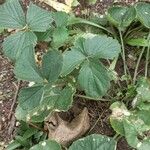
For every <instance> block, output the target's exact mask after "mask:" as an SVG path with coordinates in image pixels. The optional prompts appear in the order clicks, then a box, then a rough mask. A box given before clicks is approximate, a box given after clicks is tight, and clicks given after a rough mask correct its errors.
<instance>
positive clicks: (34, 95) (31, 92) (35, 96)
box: [18, 86, 44, 110]
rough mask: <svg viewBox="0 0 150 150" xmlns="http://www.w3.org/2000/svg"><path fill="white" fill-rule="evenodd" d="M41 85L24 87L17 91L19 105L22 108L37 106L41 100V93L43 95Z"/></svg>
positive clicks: (28, 108)
mask: <svg viewBox="0 0 150 150" xmlns="http://www.w3.org/2000/svg"><path fill="white" fill-rule="evenodd" d="M43 90H44V88H43V86H35V87H29V88H24V89H22V90H21V91H20V93H19V98H18V101H19V105H21V107H22V108H23V109H24V110H31V109H33V108H35V107H37V106H38V105H39V104H40V102H41V101H42V99H41V98H42V95H43Z"/></svg>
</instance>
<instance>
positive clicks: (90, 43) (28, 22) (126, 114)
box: [0, 0, 150, 150]
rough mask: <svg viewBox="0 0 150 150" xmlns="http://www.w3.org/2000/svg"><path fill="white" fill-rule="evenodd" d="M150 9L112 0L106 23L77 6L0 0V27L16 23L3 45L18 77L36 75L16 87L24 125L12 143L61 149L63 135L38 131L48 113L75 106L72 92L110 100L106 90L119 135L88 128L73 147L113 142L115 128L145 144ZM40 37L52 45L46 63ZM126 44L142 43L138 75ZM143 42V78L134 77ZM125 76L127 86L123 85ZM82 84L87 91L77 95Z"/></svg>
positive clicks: (13, 145) (139, 145)
mask: <svg viewBox="0 0 150 150" xmlns="http://www.w3.org/2000/svg"><path fill="white" fill-rule="evenodd" d="M94 2H95V1H94ZM149 10H150V4H149V3H144V2H140V3H137V4H136V5H135V6H132V7H122V6H114V7H111V8H109V9H108V11H107V20H108V21H109V24H107V23H106V27H103V26H101V25H100V24H97V23H94V22H91V21H89V20H85V19H82V18H76V17H75V16H74V15H73V14H67V13H65V12H49V11H46V10H43V9H41V8H40V7H38V6H36V5H35V4H33V3H30V5H29V7H28V9H27V13H25V12H24V11H23V9H22V7H21V4H20V1H18V0H11V1H7V2H6V3H4V4H3V5H1V6H0V28H2V29H8V28H11V29H14V33H12V34H11V35H10V36H8V37H6V38H5V40H4V42H3V52H4V54H5V55H6V56H7V57H9V58H10V59H11V60H12V61H13V62H14V66H15V68H14V73H15V76H16V78H17V79H18V80H24V81H28V82H33V83H34V84H33V85H32V86H31V87H26V88H22V89H21V91H20V93H19V95H18V105H17V108H16V112H15V115H16V118H17V119H18V120H19V121H21V122H22V125H24V128H21V127H20V131H21V132H19V133H18V136H17V137H16V138H15V141H14V142H13V143H11V144H10V145H9V146H8V149H9V150H13V149H16V148H18V147H21V148H26V149H31V150H32V149H33V150H34V149H49V147H52V149H53V150H55V149H56V150H60V149H61V146H60V145H59V144H58V143H56V142H55V141H52V140H47V137H46V134H45V133H44V131H39V130H41V129H42V123H43V121H44V120H45V118H46V117H47V116H48V115H51V114H52V113H53V112H56V111H57V112H60V111H67V110H68V109H69V108H71V106H72V103H73V97H74V96H79V97H84V98H86V99H91V100H97V101H98V100H104V101H109V100H107V98H108V97H107V95H108V96H109V98H110V97H113V98H112V102H113V101H115V102H114V103H113V104H112V105H111V107H110V108H111V110H112V115H111V116H110V122H111V125H112V127H113V128H114V130H115V131H116V132H117V136H116V137H117V138H116V137H114V138H109V137H106V136H102V135H90V136H87V137H85V138H83V139H79V140H77V141H75V142H74V143H73V144H72V145H71V146H70V147H69V150H75V149H81V147H82V145H84V147H85V149H89V150H92V149H90V148H89V147H90V146H91V147H93V149H96V147H99V148H101V149H108V150H110V149H112V150H115V149H116V141H117V140H118V138H119V137H118V134H119V135H121V136H125V138H126V139H127V142H128V144H129V145H130V146H132V147H133V148H137V149H138V150H148V147H149V145H150V142H149V141H150V139H149V137H148V136H147V135H146V133H147V131H149V130H150V127H149V125H150V123H149V116H148V115H146V114H148V113H149V111H150V110H149V100H150V95H149V92H150V83H149V80H148V78H147V77H148V66H149V57H150V56H149V55H150V52H149V51H150V44H149V43H150V34H149V33H148V32H149V28H150V24H149V20H150V16H149V14H150V12H149ZM139 22H141V23H139ZM79 24H82V25H85V24H86V25H88V26H93V27H97V28H99V29H100V30H101V31H102V32H101V34H100V35H98V34H93V33H85V32H84V30H82V28H80V26H79ZM75 25H76V26H75ZM142 25H144V26H142ZM110 26H111V28H108V27H110ZM112 26H113V27H112ZM83 27H84V26H83ZM111 29H112V30H111ZM147 31H148V32H147ZM91 32H92V31H91ZM139 34H140V37H139V36H138V35H139ZM111 36H113V37H111ZM41 41H42V42H43V41H45V42H47V43H48V48H47V49H46V50H45V52H44V54H43V56H42V60H41V63H37V62H36V60H35V55H36V51H35V47H36V45H37V43H39V42H41ZM118 41H120V44H119V42H118ZM126 44H128V45H130V46H136V47H137V48H138V49H139V51H140V55H139V58H138V60H137V63H136V67H135V71H134V75H133V78H132V75H131V73H130V69H129V68H128V65H127V59H126V58H127V54H126ZM120 45H121V46H120ZM141 47H142V49H141ZM121 49H122V51H121ZM145 49H147V53H146V60H145V73H144V74H145V78H141V80H137V76H138V67H139V65H140V61H141V59H142V56H143V55H144V52H145ZM120 53H121V56H122V59H123V66H124V73H123V74H122V77H121V78H117V75H116V74H117V73H116V71H115V68H116V66H117V62H118V61H119V59H120V55H119V54H120ZM124 76H125V80H126V83H127V86H124V87H123V88H122V86H123V85H124V84H123V82H122V80H123V81H124V79H123V78H124ZM128 76H129V77H130V78H128ZM137 81H138V82H137ZM111 82H113V83H114V84H115V86H117V87H119V88H117V89H115V90H116V91H119V92H118V93H117V92H116V91H115V92H113V90H112V91H110V90H109V89H110V87H112V89H113V84H112V85H111ZM120 82H121V83H120ZM136 82H137V84H136ZM79 91H82V93H85V95H79V94H78V92H79ZM110 93H111V94H112V95H113V96H111V94H110ZM135 93H136V94H135ZM109 94H110V95H109ZM103 96H105V97H106V100H105V99H103V98H102V97H103ZM133 97H135V98H134V99H133ZM131 102H132V105H130V103H131ZM110 103H111V102H110ZM36 123H38V125H36ZM31 126H32V128H31ZM33 127H36V128H33ZM35 139H36V140H35ZM33 141H35V142H33ZM40 141H41V142H40ZM36 144H37V145H36ZM83 150H84V149H83Z"/></svg>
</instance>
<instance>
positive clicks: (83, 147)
mask: <svg viewBox="0 0 150 150" xmlns="http://www.w3.org/2000/svg"><path fill="white" fill-rule="evenodd" d="M115 149H116V142H115V141H114V140H113V139H112V138H109V137H107V136H104V135H98V134H93V135H90V136H87V137H85V138H82V139H79V140H77V141H75V142H74V143H73V144H72V145H71V146H70V147H69V150H115Z"/></svg>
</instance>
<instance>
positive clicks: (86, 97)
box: [75, 94, 110, 102]
mask: <svg viewBox="0 0 150 150" xmlns="http://www.w3.org/2000/svg"><path fill="white" fill-rule="evenodd" d="M75 96H76V97H81V98H85V99H90V100H98V101H103V102H110V100H108V99H103V98H99V99H96V98H93V97H89V96H85V95H81V94H75Z"/></svg>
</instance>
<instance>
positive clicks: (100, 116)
mask: <svg viewBox="0 0 150 150" xmlns="http://www.w3.org/2000/svg"><path fill="white" fill-rule="evenodd" d="M104 112H105V111H103V112H102V113H101V115H99V117H98V119H97V120H96V122H95V123H94V125H93V126H92V127H91V129H90V130H89V132H88V133H90V132H91V131H92V130H93V129H94V128H95V126H96V125H97V123H98V122H99V121H100V119H101V118H102V115H103V114H104Z"/></svg>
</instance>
